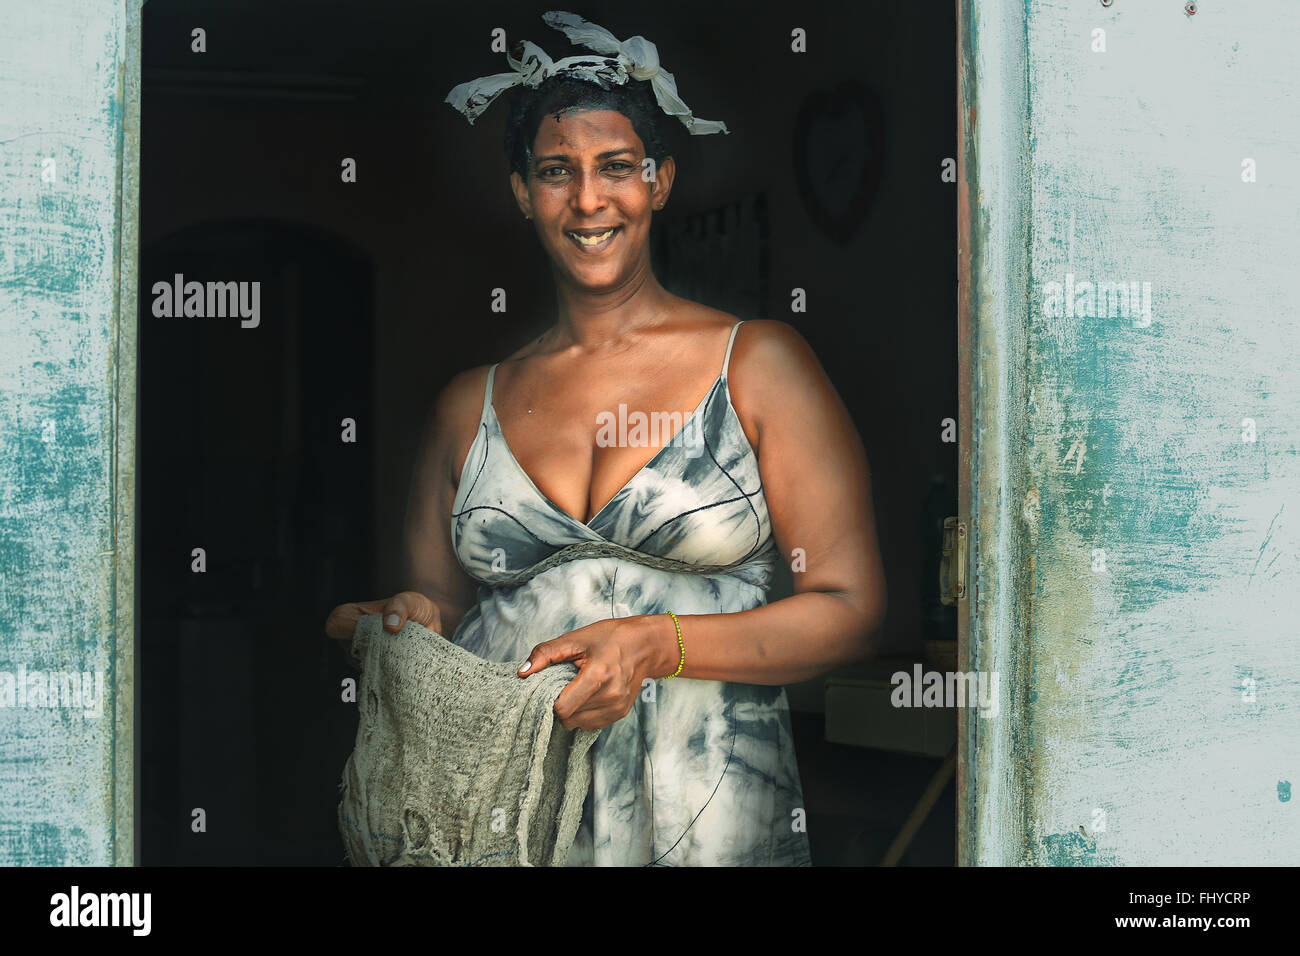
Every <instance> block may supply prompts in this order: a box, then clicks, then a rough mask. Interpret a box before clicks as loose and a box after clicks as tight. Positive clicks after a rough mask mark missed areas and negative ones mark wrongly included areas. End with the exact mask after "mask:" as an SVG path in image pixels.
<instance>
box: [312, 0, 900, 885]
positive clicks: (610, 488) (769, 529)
mask: <svg viewBox="0 0 1300 956" xmlns="http://www.w3.org/2000/svg"><path fill="white" fill-rule="evenodd" d="M556 16H566V17H567V16H569V15H548V22H553V21H552V20H551V19H550V18H551V17H556ZM574 21H576V22H577V23H578V24H582V26H583V28H584V29H586V30H588V31H590V30H600V28H598V27H594V25H591V24H585V23H583V21H580V20H577V18H572V20H570V21H565V22H566V23H567V24H568V25H570V26H571V25H572V24H573V22H574ZM553 25H555V24H554V23H553ZM566 32H569V31H568V30H566ZM583 35H584V36H590V33H589V32H588V33H585V34H583ZM571 36H572V34H571ZM611 39H612V38H611ZM633 41H638V42H637V43H636V44H635V45H634V44H633ZM584 42H585V41H584ZM613 42H614V43H616V44H617V43H618V42H619V41H616V40H614V41H613ZM646 48H649V51H650V54H651V55H653V53H654V48H653V46H652V45H651V44H649V43H647V42H646V41H644V40H643V39H642V38H633V40H630V41H626V43H624V44H622V45H621V49H622V50H624V51H628V50H631V51H632V53H634V54H636V56H635V57H633V58H630V59H629V58H623V59H627V60H628V62H625V63H623V64H622V65H623V66H625V67H629V68H628V69H627V73H628V74H629V75H628V76H627V77H626V81H625V82H624V83H618V82H612V83H611V82H605V83H598V82H593V81H592V79H591V78H590V77H589V76H580V75H575V74H574V73H571V72H566V71H565V70H563V69H562V68H561V69H557V68H556V65H555V64H553V63H551V61H550V60H549V59H546V60H545V64H544V66H545V69H546V75H545V76H544V77H542V78H541V79H540V81H539V82H536V83H535V84H533V83H528V84H527V85H526V86H525V88H524V89H523V90H521V91H519V95H518V96H517V98H516V102H515V105H514V111H513V113H512V120H511V122H510V124H509V129H508V133H507V144H506V147H507V153H508V155H509V156H510V159H511V164H512V169H513V171H512V173H511V176H510V184H511V188H512V189H513V191H514V196H515V199H516V201H517V202H518V205H519V209H520V211H521V212H522V214H523V215H524V216H525V217H526V218H528V219H530V220H532V222H533V223H534V226H535V229H536V232H537V237H538V239H539V241H540V242H541V244H542V247H543V248H544V249H545V250H546V253H547V255H548V256H549V258H550V260H551V266H552V273H553V275H554V278H555V284H556V290H557V296H558V309H557V319H556V322H555V324H554V325H553V326H552V327H551V328H550V329H549V330H548V331H547V332H546V333H545V334H544V335H542V336H541V337H540V338H538V339H537V340H536V341H534V342H531V343H530V344H528V345H527V346H525V347H524V348H522V349H520V350H518V351H517V352H515V353H514V354H512V355H510V356H508V357H507V358H505V359H504V360H503V361H501V362H499V363H497V364H496V365H493V366H491V367H487V368H476V369H472V370H470V371H467V372H463V373H461V374H460V375H458V376H457V377H456V378H454V379H453V380H452V381H451V382H450V383H448V385H447V386H446V387H445V389H444V390H443V392H442V394H441V395H440V396H439V398H438V399H437V402H436V404H435V407H434V409H433V413H432V415H431V417H430V420H429V424H428V426H427V428H426V431H425V434H424V436H423V440H422V444H421V447H420V452H419V458H418V462H417V466H416V470H415V475H414V480H413V483H412V492H411V499H410V505H409V509H408V516H407V522H406V557H407V562H408V568H409V575H410V577H409V590H406V591H403V592H401V593H399V594H397V595H395V596H393V597H391V598H389V599H388V600H386V601H372V602H364V603H357V604H346V605H342V606H340V607H338V608H336V609H335V610H334V611H333V612H332V613H331V615H330V617H329V620H328V621H327V624H326V630H327V633H328V634H329V635H330V636H331V637H334V638H337V639H340V640H346V639H350V638H351V636H352V632H353V629H354V628H355V626H356V623H357V620H358V618H359V617H360V616H361V615H362V614H369V613H376V612H382V613H384V615H385V626H386V627H387V629H388V630H389V631H394V632H395V631H398V630H400V629H401V627H402V626H403V625H404V624H405V623H406V621H407V620H408V619H412V620H415V621H417V622H419V623H421V624H423V625H425V626H426V627H429V628H431V629H433V630H435V631H438V632H440V633H443V634H448V633H449V634H451V640H452V641H453V642H455V643H456V644H458V645H460V646H462V647H464V648H466V649H468V650H470V651H473V652H474V653H476V654H478V655H480V656H482V657H484V658H488V659H491V660H496V661H513V660H522V659H524V658H527V660H526V662H525V663H524V664H523V666H522V667H521V668H520V671H519V673H520V679H521V680H526V679H527V678H528V675H530V674H535V673H537V672H538V671H540V670H542V669H543V668H545V667H548V666H550V665H552V664H555V663H556V662H559V661H573V662H574V663H575V664H577V666H578V668H579V673H578V675H577V676H576V677H575V678H574V679H573V681H572V682H571V683H570V684H569V685H568V686H567V687H566V689H565V690H564V692H563V693H562V694H561V695H560V697H559V699H558V700H557V701H556V703H555V713H556V715H557V717H558V718H559V719H560V721H561V723H562V724H563V725H564V726H565V727H566V728H570V729H574V728H584V729H592V730H602V733H601V735H600V738H599V739H598V740H597V742H596V744H595V746H594V747H593V751H592V753H593V785H592V790H591V793H590V795H589V796H588V799H587V804H586V807H585V809H584V814H583V823H582V826H581V829H580V830H579V834H578V837H577V840H576V841H575V844H574V848H573V852H572V854H571V856H570V862H571V863H574V864H597V865H605V864H616V865H619V864H622V865H626V864H635V865H647V864H658V865H691V864H740V865H746V864H748V865H773V864H775V865H806V864H807V863H808V862H809V853H808V842H807V834H806V832H805V827H804V826H803V823H804V810H803V797H802V791H801V786H800V781H799V773H798V767H797V764H796V762H795V754H794V748H793V744H792V741H791V735H790V719H789V709H788V706H787V702H786V696H785V691H784V689H783V687H782V685H783V684H786V683H790V682H795V681H803V680H808V679H811V678H813V677H816V676H818V675H820V674H824V673H826V672H827V671H829V670H831V669H833V668H834V667H836V666H837V665H840V664H843V663H846V662H850V661H854V660H858V659H861V658H862V657H864V656H865V655H866V654H867V653H868V652H869V649H870V646H871V643H870V638H871V636H872V634H873V632H874V631H875V630H876V628H877V627H878V626H879V624H880V622H881V620H882V618H883V615H884V610H885V591H884V580H883V573H882V569H881V561H880V556H879V551H878V547H877V543H876V533H875V524H874V518H873V512H872V502H871V493H870V475H869V471H868V465H867V461H866V457H865V454H864V452H863V448H862V444H861V441H860V440H859V438H858V435H857V433H856V431H855V429H854V426H853V423H852V421H851V420H850V417H849V415H848V413H847V412H846V410H845V408H844V406H843V404H842V402H841V401H840V399H839V397H838V396H837V394H836V392H835V390H834V388H833V387H832V385H831V384H830V382H829V381H828V380H827V378H826V375H825V373H824V372H823V371H822V368H821V366H820V364H819V363H818V361H817V359H816V357H815V356H814V355H813V353H812V352H811V350H810V349H809V348H808V346H807V344H806V343H805V342H804V340H803V339H802V338H801V337H800V336H799V334H798V333H797V332H795V331H794V329H792V328H791V327H790V326H788V325H786V324H785V323H782V322H776V321H764V320H754V321H747V322H743V323H741V322H738V320H737V319H736V317H734V316H731V315H728V314H726V313H723V312H720V311H718V310H716V309H711V308H708V307H706V306H703V305H700V304H698V303H695V302H691V301H688V300H686V299H682V298H680V297H678V296H675V295H673V294H671V293H669V292H668V291H667V290H665V289H664V288H663V286H661V285H660V284H659V282H658V281H657V280H656V278H655V276H654V273H653V272H652V271H651V268H650V254H649V242H648V240H649V235H650V225H651V221H652V219H653V217H654V213H655V212H656V211H657V210H661V209H663V208H664V206H665V204H666V203H667V201H668V198H669V195H670V193H671V190H672V186H673V180H674V177H675V174H676V166H675V162H674V160H673V158H672V157H671V156H670V155H667V152H666V150H665V148H664V146H663V137H662V132H661V128H660V126H659V124H660V122H661V121H662V115H663V114H662V113H661V110H660V108H661V107H663V106H664V105H665V103H667V104H669V108H672V109H675V112H674V115H678V116H682V117H683V122H685V123H686V124H687V125H688V127H689V126H691V124H692V123H704V122H705V121H699V120H695V119H694V118H693V117H690V115H689V111H685V112H684V113H683V111H684V104H681V103H680V100H677V99H676V98H675V90H673V91H672V93H673V96H671V97H667V96H664V95H661V94H663V93H664V90H663V87H662V83H661V82H657V81H653V78H652V82H649V83H647V82H645V81H641V80H637V79H635V77H636V75H637V73H638V72H640V73H641V74H642V75H644V74H645V73H647V72H648V70H649V68H650V66H651V65H652V66H653V67H654V68H655V69H656V70H657V57H655V58H654V62H653V64H650V65H647V62H646V61H647V59H648V57H647V55H646V53H645V50H646ZM531 49H532V50H533V51H536V49H537V48H535V47H532V48H531ZM542 56H543V57H544V56H545V55H544V54H542ZM571 59H573V60H577V59H578V58H571ZM588 62H590V61H588ZM606 62H607V63H608V61H606ZM511 63H512V65H516V66H517V68H518V66H519V65H521V64H522V65H523V66H524V69H521V70H520V75H521V76H523V75H525V74H526V72H527V64H528V59H527V58H526V56H521V57H519V58H518V59H514V58H512V60H511ZM629 64H630V66H629ZM579 70H581V66H580V67H579ZM531 76H532V78H533V79H534V80H536V79H538V75H537V73H536V72H534V73H532V74H531ZM482 105H486V104H485V103H484V104H482ZM679 106H680V107H681V109H676V107H679ZM480 108H481V107H480ZM471 119H472V116H471ZM720 125H721V124H716V126H717V127H720ZM647 157H648V158H649V159H651V160H653V166H652V167H651V166H649V165H648V164H646V163H645V162H644V161H645V160H646V159H647ZM648 168H652V169H653V170H654V175H653V176H652V177H646V176H643V175H642V171H643V169H648ZM638 412H639V413H641V415H642V419H641V420H650V421H656V420H658V421H661V422H662V421H669V422H672V423H674V424H676V423H677V422H680V423H681V425H680V428H676V429H674V432H673V434H672V435H671V436H665V435H662V434H661V435H659V436H657V437H658V439H659V441H658V448H657V449H655V448H649V449H648V448H647V447H646V443H645V442H644V441H641V440H639V439H638V438H633V437H632V432H633V429H623V430H620V429H617V428H610V427H609V425H610V423H611V422H612V421H613V420H615V418H617V417H618V416H620V415H621V416H622V419H621V420H624V421H628V422H631V421H633V420H635V418H636V413H638ZM673 413H676V417H675V418H674V417H673ZM624 432H626V436H627V438H626V440H623V441H622V442H621V443H620V442H619V441H611V440H610V439H611V438H612V437H614V436H615V435H616V433H617V437H624V434H623V433H624ZM652 437H653V436H652ZM782 556H785V559H786V560H790V561H792V567H793V568H794V570H795V572H796V573H795V574H794V581H795V593H794V595H793V596H791V597H788V598H785V599H783V600H780V601H776V602H774V603H771V604H769V603H767V589H768V583H769V580H770V577H771V574H772V570H773V567H774V566H775V563H776V562H777V561H778V560H781V559H782ZM670 612H671V613H670ZM670 678H676V679H670Z"/></svg>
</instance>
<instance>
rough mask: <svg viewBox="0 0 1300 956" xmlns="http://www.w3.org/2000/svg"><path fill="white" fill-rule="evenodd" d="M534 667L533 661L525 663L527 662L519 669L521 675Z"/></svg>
mask: <svg viewBox="0 0 1300 956" xmlns="http://www.w3.org/2000/svg"><path fill="white" fill-rule="evenodd" d="M532 666H533V662H532V661H525V662H524V666H523V667H521V668H519V673H521V674H522V673H524V671H526V670H528V669H529V668H530V667H532Z"/></svg>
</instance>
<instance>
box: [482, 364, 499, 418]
mask: <svg viewBox="0 0 1300 956" xmlns="http://www.w3.org/2000/svg"><path fill="white" fill-rule="evenodd" d="M500 364H501V363H500V362H497V364H496V365H493V366H492V367H491V368H490V369H488V374H487V384H486V385H485V386H484V387H483V411H481V412H480V413H479V417H478V420H479V423H480V424H482V423H483V422H484V421H486V420H487V413H488V409H489V408H491V407H492V380H493V379H494V378H496V374H497V365H500Z"/></svg>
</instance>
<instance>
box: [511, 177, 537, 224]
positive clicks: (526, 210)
mask: <svg viewBox="0 0 1300 956" xmlns="http://www.w3.org/2000/svg"><path fill="white" fill-rule="evenodd" d="M510 188H511V189H512V190H514V194H515V202H517V203H518V204H519V211H520V212H521V213H523V214H524V218H525V219H532V218H533V203H532V200H531V199H529V198H528V184H527V183H525V182H524V177H522V176H520V175H519V174H518V173H511V174H510Z"/></svg>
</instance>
